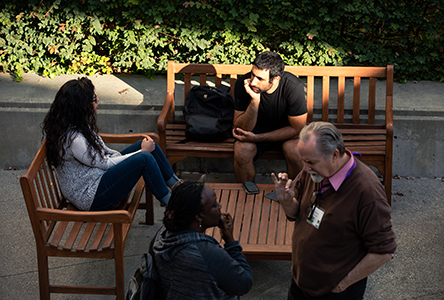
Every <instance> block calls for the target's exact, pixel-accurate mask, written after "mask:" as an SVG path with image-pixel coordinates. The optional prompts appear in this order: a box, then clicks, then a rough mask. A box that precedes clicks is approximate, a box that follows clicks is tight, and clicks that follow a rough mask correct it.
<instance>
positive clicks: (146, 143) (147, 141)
mask: <svg viewBox="0 0 444 300" xmlns="http://www.w3.org/2000/svg"><path fill="white" fill-rule="evenodd" d="M155 148H156V144H155V143H154V140H153V139H152V138H150V137H149V136H147V135H145V137H144V139H143V140H142V145H141V146H140V149H141V150H142V151H147V152H152V151H154V149H155Z"/></svg>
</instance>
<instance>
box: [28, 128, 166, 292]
mask: <svg viewBox="0 0 444 300" xmlns="http://www.w3.org/2000/svg"><path fill="white" fill-rule="evenodd" d="M101 135H102V138H103V140H104V142H105V143H128V144H132V143H134V142H136V141H138V140H140V139H142V136H141V135H139V134H124V135H112V134H101ZM148 135H150V136H151V137H152V138H153V139H155V140H156V142H157V141H158V136H157V134H153V133H149V134H148ZM20 185H21V187H22V191H23V196H24V198H25V202H26V207H27V209H28V214H29V218H30V220H31V225H32V228H33V231H34V236H35V240H36V246H37V260H38V269H39V285H40V299H50V293H75V294H102V295H116V296H117V299H121V300H123V299H124V298H125V278H124V277H125V276H124V262H123V251H124V248H125V241H126V238H127V236H128V232H129V230H130V228H131V223H132V221H133V219H134V216H135V214H136V211H137V209H138V208H143V209H145V210H146V215H147V221H148V222H149V223H151V224H153V223H154V211H153V197H152V194H151V193H150V192H149V191H148V190H146V193H145V195H146V202H145V203H140V200H141V198H142V194H143V192H144V190H145V182H144V181H143V178H141V179H140V180H139V182H138V183H137V185H136V186H135V187H134V189H133V191H132V192H130V193H129V194H128V196H127V198H126V200H125V201H123V202H122V203H121V204H120V205H119V207H118V208H116V209H115V210H110V211H94V212H92V211H79V210H77V209H76V208H75V207H74V206H73V205H72V204H70V203H68V202H67V200H66V199H65V198H64V197H63V195H62V194H61V191H60V186H59V182H58V179H57V175H56V172H55V170H54V169H53V168H52V167H51V166H50V165H49V164H48V161H47V159H46V142H44V143H43V144H42V146H41V147H40V150H39V151H38V153H37V155H36V157H35V158H34V160H33V162H32V163H31V166H30V167H29V169H28V171H27V172H26V174H24V175H23V176H22V177H21V178H20ZM50 256H56V257H89V258H112V259H114V261H115V279H116V286H115V287H105V286H102V287H93V286H66V285H51V284H50V281H49V266H48V257H50ZM98 276H99V274H98Z"/></svg>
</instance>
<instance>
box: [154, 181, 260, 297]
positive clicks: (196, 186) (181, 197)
mask: <svg viewBox="0 0 444 300" xmlns="http://www.w3.org/2000/svg"><path fill="white" fill-rule="evenodd" d="M220 209H221V206H220V204H219V203H218V202H217V199H216V195H215V193H214V191H213V190H212V189H211V188H210V187H208V186H207V185H205V183H203V182H185V183H182V184H181V185H179V186H178V187H177V188H175V189H174V190H173V192H172V195H171V198H170V201H169V202H168V206H167V207H166V210H165V216H164V219H163V224H164V227H162V228H161V229H160V230H159V233H158V234H157V236H156V239H155V242H154V259H155V263H156V268H157V271H158V274H159V277H160V282H161V285H162V291H163V295H164V296H165V298H166V299H190V300H191V299H192V300H196V299H205V300H208V299H239V296H241V295H244V294H246V293H248V292H249V290H250V289H251V286H252V284H253V277H252V272H251V268H250V266H249V265H248V263H247V260H246V259H245V256H244V255H243V254H242V252H241V251H242V247H241V246H240V245H239V242H238V241H235V240H234V238H233V219H232V217H231V215H230V214H228V213H221V211H220ZM215 226H218V227H219V228H220V232H221V236H222V239H223V240H224V241H225V244H224V248H222V247H221V245H220V244H219V243H218V242H217V241H216V240H215V239H214V238H213V237H211V236H209V235H206V234H205V230H206V229H208V228H211V227H215Z"/></svg>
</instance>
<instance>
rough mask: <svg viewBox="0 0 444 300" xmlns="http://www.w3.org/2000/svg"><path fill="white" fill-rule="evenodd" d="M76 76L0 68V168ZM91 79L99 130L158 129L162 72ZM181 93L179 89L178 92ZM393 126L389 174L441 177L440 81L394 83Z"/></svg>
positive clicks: (20, 157)
mask: <svg viewBox="0 0 444 300" xmlns="http://www.w3.org/2000/svg"><path fill="white" fill-rule="evenodd" d="M78 77H79V75H64V76H58V77H56V78H54V79H48V78H43V77H41V76H38V75H36V74H25V76H24V81H23V82H21V83H18V82H14V80H13V78H12V77H11V76H10V75H9V74H5V73H0V90H1V91H2V93H1V94H0V125H1V132H0V137H1V140H2V143H1V145H0V168H3V169H5V168H9V167H15V168H27V167H28V166H29V164H30V163H31V161H32V159H33V157H34V155H35V154H36V152H37V150H38V148H39V146H40V143H41V137H42V133H41V128H40V124H41V122H42V121H43V118H44V116H45V115H46V112H47V111H48V109H49V107H50V105H51V103H52V101H53V99H54V97H55V94H56V93H57V91H58V90H59V88H60V87H61V86H62V85H63V84H64V83H65V82H66V81H68V80H70V79H75V78H78ZM89 78H90V79H91V80H92V81H93V82H94V85H95V86H96V93H97V95H98V96H99V98H100V105H99V114H98V121H99V126H100V128H101V131H103V132H109V133H129V132H147V131H153V132H157V125H156V122H157V117H158V115H159V113H160V111H161V109H162V106H163V102H164V99H165V95H166V77H165V76H156V77H155V79H154V80H151V79H148V78H146V77H145V76H139V75H103V76H102V75H97V76H90V77H89ZM378 84H379V85H380V86H379V87H378V89H379V90H381V91H384V90H385V83H384V82H378ZM181 92H182V91H181V90H180V89H179V91H178V93H181ZM363 92H365V91H363ZM332 93H334V90H332ZM180 98H181V97H180ZM176 105H177V112H176V114H177V116H181V107H182V105H183V103H176ZM315 108H316V107H315ZM383 114H384V111H383V110H378V111H377V115H379V116H382V115H383ZM394 125H395V133H394V135H395V137H394V153H393V157H394V159H393V174H394V175H395V174H398V175H400V176H413V177H433V176H436V177H443V176H444V157H443V155H442V149H443V146H444V133H443V131H442V130H441V128H444V83H439V82H427V81H424V82H418V83H412V82H409V83H406V84H398V83H395V85H394ZM177 169H178V171H188V172H203V171H208V172H213V173H214V172H218V173H231V172H232V161H230V162H227V160H223V159H220V160H214V159H211V160H209V159H195V158H190V159H187V160H185V161H183V162H180V163H178V164H177ZM281 170H285V162H283V161H258V163H257V173H258V174H261V173H269V172H271V171H281Z"/></svg>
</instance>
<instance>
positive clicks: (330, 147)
mask: <svg viewBox="0 0 444 300" xmlns="http://www.w3.org/2000/svg"><path fill="white" fill-rule="evenodd" d="M312 134H313V135H315V136H316V152H317V153H318V154H319V155H322V156H323V157H324V158H326V159H327V158H329V157H330V156H331V155H332V154H333V152H335V150H336V149H338V150H339V154H340V156H342V155H344V153H345V146H344V139H343V138H342V134H341V132H339V130H338V129H337V128H336V127H335V126H334V125H333V124H331V123H328V122H311V123H310V124H308V125H306V126H305V127H304V128H302V130H301V132H300V133H299V139H300V140H301V141H302V142H304V143H305V142H307V141H308V139H309V138H310V136H311V135H312Z"/></svg>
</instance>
